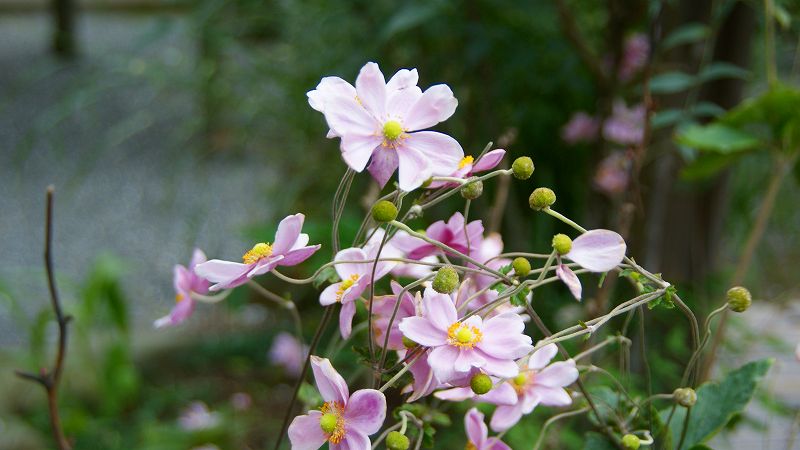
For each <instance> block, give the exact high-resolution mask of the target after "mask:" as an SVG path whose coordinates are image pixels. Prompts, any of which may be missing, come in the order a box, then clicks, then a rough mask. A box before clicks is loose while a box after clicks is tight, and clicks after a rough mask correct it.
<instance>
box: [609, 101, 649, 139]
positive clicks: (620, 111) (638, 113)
mask: <svg viewBox="0 0 800 450" xmlns="http://www.w3.org/2000/svg"><path fill="white" fill-rule="evenodd" d="M645 118H646V117H645V109H644V105H643V104H638V105H636V106H633V107H631V108H628V107H627V106H625V102H623V101H621V100H618V101H616V102H614V108H613V111H612V114H611V117H609V118H608V119H607V120H606V121H605V123H604V124H603V136H604V137H605V138H606V139H608V140H609V141H612V142H616V143H617V144H621V145H639V144H640V143H641V142H642V139H644V121H645Z"/></svg>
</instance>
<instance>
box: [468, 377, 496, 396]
mask: <svg viewBox="0 0 800 450" xmlns="http://www.w3.org/2000/svg"><path fill="white" fill-rule="evenodd" d="M469 387H471V388H472V392H474V393H476V394H478V395H483V394H485V393H487V392H489V391H491V390H492V379H491V378H489V375H486V374H485V373H479V374H477V375H475V376H474V377H472V379H471V380H469Z"/></svg>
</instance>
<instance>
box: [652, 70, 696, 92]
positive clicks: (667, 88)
mask: <svg viewBox="0 0 800 450" xmlns="http://www.w3.org/2000/svg"><path fill="white" fill-rule="evenodd" d="M695 83H697V78H696V77H695V76H693V75H689V74H688V73H684V72H667V73H662V74H660V75H656V76H654V77H653V78H652V79H651V80H650V92H652V93H653V94H674V93H676V92H681V91H685V90H686V89H689V88H690V87H692V86H694V85H695Z"/></svg>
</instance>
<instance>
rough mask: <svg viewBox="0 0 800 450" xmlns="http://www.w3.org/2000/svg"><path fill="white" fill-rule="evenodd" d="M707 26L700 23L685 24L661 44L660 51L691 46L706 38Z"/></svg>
mask: <svg viewBox="0 0 800 450" xmlns="http://www.w3.org/2000/svg"><path fill="white" fill-rule="evenodd" d="M708 33H709V29H708V26H706V25H703V24H701V23H689V24H686V25H684V26H682V27H680V28H678V29H676V30H675V31H673V32H672V33H670V34H669V35H668V36H667V37H665V38H664V40H663V41H662V42H661V49H662V50H669V49H671V48H673V47H677V46H679V45H684V44H691V43H694V42H698V41H701V40H703V39H705V38H707V37H708Z"/></svg>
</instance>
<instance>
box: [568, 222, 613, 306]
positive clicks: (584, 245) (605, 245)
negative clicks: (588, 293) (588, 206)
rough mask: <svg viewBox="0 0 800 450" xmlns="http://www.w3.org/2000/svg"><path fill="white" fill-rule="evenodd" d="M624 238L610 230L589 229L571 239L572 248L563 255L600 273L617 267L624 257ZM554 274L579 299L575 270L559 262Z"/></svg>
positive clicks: (589, 269) (579, 289)
mask: <svg viewBox="0 0 800 450" xmlns="http://www.w3.org/2000/svg"><path fill="white" fill-rule="evenodd" d="M626 249H627V246H626V245H625V239H623V238H622V236H620V235H619V233H616V232H614V231H611V230H602V229H600V230H589V231H587V232H586V233H583V234H582V235H580V236H578V237H577V238H575V240H574V241H572V248H571V249H570V251H569V252H568V253H567V254H566V255H564V257H566V258H569V259H571V260H573V261H575V262H576V263H578V265H579V266H581V267H583V268H584V269H586V270H588V271H590V272H595V273H602V272H608V271H609V270H612V269H613V268H615V267H617V266H618V265H619V264H620V263H621V262H622V260H623V259H624V258H625V251H626ZM556 276H558V278H559V279H560V280H561V281H562V282H564V284H566V285H567V287H568V288H569V291H570V293H572V295H573V296H574V297H575V299H576V300H580V299H581V294H582V290H583V288H582V286H581V281H580V280H579V279H578V276H577V275H575V272H573V271H572V269H570V268H569V266H567V265H566V264H563V263H561V258H560V257H559V264H558V266H557V267H556Z"/></svg>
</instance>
